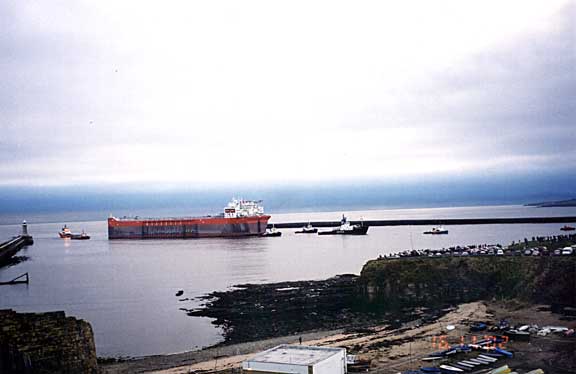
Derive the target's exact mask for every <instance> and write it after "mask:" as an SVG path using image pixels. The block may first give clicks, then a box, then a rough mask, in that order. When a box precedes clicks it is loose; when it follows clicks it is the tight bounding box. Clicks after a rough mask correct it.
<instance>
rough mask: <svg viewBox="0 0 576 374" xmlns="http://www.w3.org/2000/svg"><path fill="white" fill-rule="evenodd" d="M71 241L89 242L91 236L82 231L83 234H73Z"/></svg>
mask: <svg viewBox="0 0 576 374" xmlns="http://www.w3.org/2000/svg"><path fill="white" fill-rule="evenodd" d="M70 239H72V240H88V239H90V235H88V234H86V233H85V232H84V230H82V233H81V234H72V236H70Z"/></svg>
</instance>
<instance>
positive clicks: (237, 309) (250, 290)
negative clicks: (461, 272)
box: [181, 274, 449, 345]
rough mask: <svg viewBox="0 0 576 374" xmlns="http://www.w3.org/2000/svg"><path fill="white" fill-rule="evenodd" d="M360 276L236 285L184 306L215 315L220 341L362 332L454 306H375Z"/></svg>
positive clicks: (433, 314)
mask: <svg viewBox="0 0 576 374" xmlns="http://www.w3.org/2000/svg"><path fill="white" fill-rule="evenodd" d="M359 281H360V277H359V276H357V275H352V274H344V275H338V276H335V277H333V278H329V279H326V280H317V281H292V282H279V283H269V284H243V285H236V286H234V289H233V290H231V291H226V292H213V293H211V294H209V295H207V296H203V297H202V298H201V299H203V300H205V301H206V303H205V305H204V307H203V308H201V309H195V310H189V309H185V308H181V309H182V310H183V311H185V312H186V313H187V314H188V315H190V316H196V317H209V318H213V319H214V321H213V322H212V323H213V324H215V325H217V326H218V327H220V328H222V330H223V331H224V338H225V340H224V342H222V343H221V344H220V345H227V344H236V343H241V342H246V341H253V340H259V339H266V338H271V337H276V336H285V335H294V334H299V333H304V332H310V331H318V330H335V329H346V330H349V331H358V330H361V329H363V328H366V327H367V326H372V325H382V324H386V325H389V326H390V328H395V327H398V326H399V325H400V324H402V323H404V322H407V321H411V320H416V319H423V320H426V321H432V320H435V319H436V318H438V317H440V316H441V315H442V314H443V313H445V312H446V311H448V310H449V308H448V307H449V305H442V307H438V308H427V307H421V308H416V309H413V308H410V309H390V310H387V311H385V312H383V311H382V310H377V309H374V310H372V309H371V305H370V304H369V303H367V302H366V298H365V297H364V295H363V293H362V292H361V284H360V282H359ZM446 308H448V309H446Z"/></svg>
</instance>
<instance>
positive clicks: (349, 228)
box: [318, 215, 370, 235]
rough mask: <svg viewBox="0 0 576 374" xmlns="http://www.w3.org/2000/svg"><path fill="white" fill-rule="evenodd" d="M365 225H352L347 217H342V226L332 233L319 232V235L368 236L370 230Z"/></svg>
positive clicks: (331, 231)
mask: <svg viewBox="0 0 576 374" xmlns="http://www.w3.org/2000/svg"><path fill="white" fill-rule="evenodd" d="M369 227H370V226H365V225H364V224H363V223H360V224H359V225H351V224H350V223H349V222H348V219H347V218H346V216H345V215H342V219H341V220H340V226H339V227H338V228H336V229H334V230H330V231H318V235H366V233H367V232H368V228H369Z"/></svg>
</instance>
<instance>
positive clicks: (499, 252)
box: [496, 249, 504, 256]
mask: <svg viewBox="0 0 576 374" xmlns="http://www.w3.org/2000/svg"><path fill="white" fill-rule="evenodd" d="M496 256H504V251H503V250H501V249H499V250H497V251H496Z"/></svg>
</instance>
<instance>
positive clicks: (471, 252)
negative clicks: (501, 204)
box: [380, 245, 576, 258]
mask: <svg viewBox="0 0 576 374" xmlns="http://www.w3.org/2000/svg"><path fill="white" fill-rule="evenodd" d="M574 254H576V245H572V246H570V247H564V248H562V249H555V250H548V248H547V247H545V246H539V247H533V248H525V249H516V250H512V249H504V248H502V246H500V245H492V246H479V247H477V246H470V247H455V248H447V249H445V248H443V249H438V250H434V249H423V250H406V251H402V252H399V253H394V254H391V255H387V256H384V258H403V257H461V256H573V255H574ZM380 257H381V258H382V256H380Z"/></svg>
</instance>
